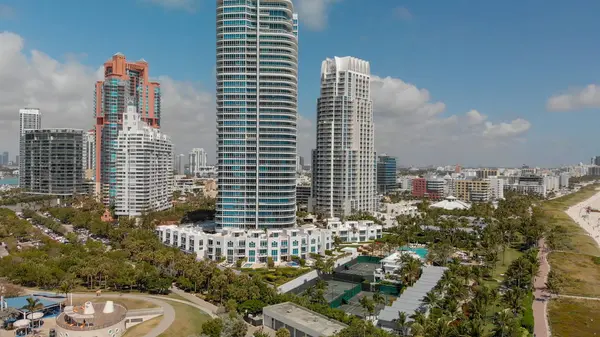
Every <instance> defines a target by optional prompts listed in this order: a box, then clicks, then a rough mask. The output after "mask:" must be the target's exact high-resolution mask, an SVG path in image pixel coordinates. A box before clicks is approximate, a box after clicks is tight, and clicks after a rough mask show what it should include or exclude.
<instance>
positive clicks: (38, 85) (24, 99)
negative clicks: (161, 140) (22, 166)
mask: <svg viewBox="0 0 600 337" xmlns="http://www.w3.org/2000/svg"><path fill="white" fill-rule="evenodd" d="M109 56H110V55H109ZM150 62H151V60H150ZM101 76H102V70H101V69H98V68H95V67H89V66H85V65H83V64H81V63H80V61H78V58H77V57H67V58H66V61H64V62H60V61H58V60H56V59H53V58H51V57H50V56H48V55H46V54H44V53H42V52H40V51H37V50H31V51H27V50H25V49H24V41H23V39H22V38H21V37H20V36H19V35H16V34H13V33H8V32H4V33H0V151H10V153H11V157H12V158H13V159H14V156H15V155H16V153H17V150H18V128H19V125H18V124H19V122H18V112H19V109H20V108H23V107H27V106H29V107H38V108H40V109H41V111H42V126H43V127H45V128H52V127H68V128H79V129H84V130H88V129H90V128H92V126H93V125H94V118H93V113H94V112H93V90H94V83H95V81H96V80H97V79H99V78H101ZM157 79H158V80H159V81H160V82H161V90H162V93H163V104H162V116H161V117H162V125H163V131H164V132H165V133H167V134H168V135H170V136H171V138H172V139H173V142H174V144H175V146H176V150H177V151H178V152H183V153H187V152H188V151H189V150H190V149H191V148H193V147H200V146H202V147H205V149H206V150H207V151H208V152H209V153H212V154H214V153H215V143H216V140H215V132H216V124H215V120H216V113H215V106H214V94H213V92H212V90H206V89H205V88H202V87H201V86H200V85H199V84H197V83H189V82H181V81H176V80H173V79H172V78H170V77H168V76H159V77H158V78H157ZM210 157H211V159H213V158H214V155H213V156H210Z"/></svg>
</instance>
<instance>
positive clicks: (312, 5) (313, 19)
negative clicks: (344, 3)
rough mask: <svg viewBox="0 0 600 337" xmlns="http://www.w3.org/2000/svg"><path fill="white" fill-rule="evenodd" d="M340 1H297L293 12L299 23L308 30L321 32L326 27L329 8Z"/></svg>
mask: <svg viewBox="0 0 600 337" xmlns="http://www.w3.org/2000/svg"><path fill="white" fill-rule="evenodd" d="M340 1H341V0H297V1H296V2H295V3H294V4H295V10H296V11H298V16H299V18H300V21H302V23H303V24H304V25H306V27H307V28H308V29H310V30H317V31H318V30H323V29H325V27H327V17H328V13H329V9H330V7H331V6H332V5H333V4H334V3H336V2H340Z"/></svg>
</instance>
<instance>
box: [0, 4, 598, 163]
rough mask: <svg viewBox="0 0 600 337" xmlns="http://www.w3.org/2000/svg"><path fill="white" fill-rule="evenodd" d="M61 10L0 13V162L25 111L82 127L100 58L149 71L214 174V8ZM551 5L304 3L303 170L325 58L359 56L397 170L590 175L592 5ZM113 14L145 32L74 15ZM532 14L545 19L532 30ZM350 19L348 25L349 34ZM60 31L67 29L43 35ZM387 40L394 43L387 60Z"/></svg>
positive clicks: (169, 129) (175, 128) (380, 141)
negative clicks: (141, 64) (574, 170)
mask: <svg viewBox="0 0 600 337" xmlns="http://www.w3.org/2000/svg"><path fill="white" fill-rule="evenodd" d="M65 1H66V2H65V5H64V6H61V7H60V8H59V7H56V6H53V5H52V3H41V4H40V3H38V2H36V1H33V0H21V1H10V2H9V3H7V4H6V6H8V7H9V8H10V9H11V13H12V16H11V17H10V18H8V17H7V18H3V21H2V24H3V32H2V33H0V44H1V45H2V46H5V47H6V48H3V49H2V50H1V51H0V53H2V54H1V55H0V56H1V57H2V60H4V62H3V64H2V66H0V67H1V68H2V71H0V80H2V83H7V84H8V83H10V85H7V86H6V88H4V89H3V90H2V91H0V100H1V101H2V102H3V103H2V105H1V106H0V143H2V144H7V146H6V147H5V148H4V150H7V151H9V152H11V153H17V151H18V144H17V143H16V141H15V139H17V138H18V135H17V134H18V131H16V129H17V128H18V119H17V118H18V117H17V116H16V115H15V114H16V111H17V110H18V109H19V108H22V107H25V106H34V107H39V108H40V109H42V111H44V116H45V117H47V118H45V126H47V127H74V128H82V129H84V130H87V129H88V128H89V116H90V113H91V111H93V109H94V106H93V99H92V97H90V96H91V95H90V89H89V83H91V82H94V81H96V80H99V79H103V77H104V73H103V70H102V69H101V67H102V64H103V63H104V62H105V61H106V58H107V56H110V55H113V54H115V53H117V52H122V53H124V54H125V55H127V56H128V57H129V58H131V59H132V60H138V59H141V58H144V59H145V60H147V61H148V62H149V63H150V64H151V65H152V76H154V77H155V79H157V80H159V81H160V82H161V90H162V91H163V95H164V96H165V97H167V96H168V97H171V99H165V100H164V102H163V115H164V116H163V117H164V118H162V119H163V123H162V126H161V127H162V128H163V129H164V131H165V132H166V133H167V134H170V135H172V137H173V142H174V144H175V146H176V147H177V149H178V152H179V153H186V154H187V153H189V151H191V149H192V148H194V147H197V146H199V145H201V146H202V147H203V148H204V149H205V150H206V151H207V153H208V159H209V161H210V162H213V163H214V162H215V159H216V156H215V153H216V142H215V139H214V124H215V121H216V118H215V111H216V101H215V95H214V92H215V81H214V74H215V71H216V70H215V55H213V54H212V53H207V49H206V48H207V46H214V45H215V44H216V36H215V34H214V27H215V17H214V13H215V9H216V8H215V6H216V3H215V2H210V1H204V2H202V6H200V7H199V8H197V10H196V11H190V10H187V9H186V8H177V7H170V8H168V9H166V8H164V7H161V6H159V5H158V4H160V3H161V1H130V2H120V1H119V2H117V1H116V0H106V1H104V2H102V3H96V2H81V1H74V0H65ZM179 3H184V2H179ZM544 4H545V6H543V7H542V8H540V7H539V6H538V5H536V4H535V3H522V2H516V1H505V2H480V3H476V4H472V3H469V2H466V1H459V2H457V3H454V2H453V3H446V2H443V3H440V4H437V5H436V6H428V5H426V4H425V3H421V2H412V3H407V4H403V5H401V6H404V7H402V13H405V14H404V15H402V16H398V15H395V14H394V13H396V8H398V6H400V5H399V4H398V3H397V1H392V0H381V1H377V2H372V3H370V5H369V6H364V5H363V3H362V2H360V1H322V0H318V1H312V2H311V1H305V0H297V1H296V5H297V8H298V11H299V12H300V15H299V18H300V25H299V27H300V28H299V29H300V34H299V35H300V36H301V39H302V44H301V46H300V49H301V61H300V67H299V89H298V113H299V119H298V131H299V132H298V154H300V155H302V156H304V157H305V158H306V161H307V163H308V162H310V150H311V148H312V146H313V145H312V144H313V143H314V137H315V131H314V130H315V129H316V125H315V123H316V109H315V102H316V99H317V97H318V94H319V93H318V90H319V89H318V78H316V77H317V76H318V75H316V74H318V72H319V67H320V63H321V61H322V60H323V59H324V58H325V57H328V56H336V55H337V56H344V55H355V56H356V57H359V58H362V59H368V60H369V61H370V62H371V66H372V74H373V76H372V95H373V104H374V124H375V131H376V133H377V134H378V137H377V138H376V141H375V142H376V144H375V145H376V150H377V152H378V153H383V152H386V153H388V154H389V155H393V156H395V157H397V158H398V159H399V160H398V163H399V164H401V165H429V164H431V165H441V164H446V163H456V162H458V163H462V164H463V165H467V166H479V165H481V166H518V165H520V163H523V162H529V163H530V164H531V165H536V166H556V165H560V164H569V163H578V162H587V161H588V159H587V158H588V157H589V156H590V153H592V154H593V153H595V152H597V151H596V150H597V147H598V146H597V145H595V141H594V135H595V130H594V128H593V125H595V124H596V121H597V118H600V117H598V116H597V114H596V113H595V110H594V109H596V108H598V107H599V106H600V103H599V102H600V99H598V96H599V95H600V94H599V93H600V90H599V89H598V88H599V86H598V84H600V80H599V79H598V78H597V76H595V75H594V74H595V72H593V71H589V69H594V68H595V67H597V64H598V62H599V61H598V59H599V58H598V57H597V55H598V54H599V51H598V47H597V46H595V45H593V44H590V43H588V41H595V40H597V39H598V37H599V34H600V33H598V31H597V30H596V29H594V23H595V21H596V20H595V17H594V16H593V13H597V12H598V11H600V3H598V2H592V1H586V2H583V3H579V4H577V5H573V4H571V3H568V2H563V1H558V0H548V1H546V2H544ZM117 5H118V6H120V7H119V8H121V9H122V10H123V11H124V12H131V13H136V15H135V16H133V17H131V18H129V20H130V24H131V25H132V26H135V27H140V26H143V25H144V24H146V23H147V22H148V21H151V22H153V25H151V27H148V31H147V32H146V33H145V34H139V35H138V36H136V37H135V43H133V42H131V39H116V38H106V37H107V36H110V37H115V36H119V35H120V34H123V30H122V28H120V27H118V25H115V26H110V25H108V26H107V25H106V24H105V23H104V21H103V20H102V19H101V18H99V17H98V18H96V17H91V18H90V17H88V18H83V17H79V16H78V15H75V13H80V12H84V13H95V12H101V11H102V10H103V9H104V8H106V6H108V7H110V6H117ZM317 5H320V6H317ZM63 9H68V10H63ZM532 12H535V13H538V12H539V13H540V15H536V16H534V17H533V18H532V16H531V13H532ZM567 12H568V13H569V15H568V17H565V15H564V13H567ZM406 13H410V14H406ZM508 13H510V14H508ZM25 18H26V20H25ZM349 18H355V19H357V20H354V21H353V24H352V25H350V26H349V25H348V24H347V20H348V19H349ZM359 18H360V19H359ZM475 18H477V19H475ZM507 18H510V20H507ZM57 21H59V22H64V25H62V26H60V27H59V26H55V25H52V22H57ZM556 22H561V23H562V24H560V25H557V24H556ZM565 26H566V27H569V29H562V27H565ZM391 40H394V41H398V42H399V43H397V44H394V45H388V46H386V47H387V48H389V51H388V52H385V53H384V52H381V48H380V46H381V45H383V44H386V43H387V41H391ZM89 41H94V43H89ZM65 42H67V43H65ZM157 44H160V45H161V46H163V47H162V48H156V45H157ZM211 48H212V47H211ZM173 55H177V58H176V59H177V62H173V59H174V56H173ZM540 60H542V61H540ZM492 79H493V80H492ZM514 83H519V85H514ZM523 88H526V90H524V89H523ZM562 112H565V113H562ZM582 120H585V121H587V122H586V123H581V121H582ZM464 149H468V151H465V150H464Z"/></svg>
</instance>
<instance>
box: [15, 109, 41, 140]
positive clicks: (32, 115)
mask: <svg viewBox="0 0 600 337" xmlns="http://www.w3.org/2000/svg"><path fill="white" fill-rule="evenodd" d="M41 128H42V113H41V112H40V109H36V108H25V109H20V110H19V130H20V132H19V136H22V135H24V134H25V131H27V130H39V129H41Z"/></svg>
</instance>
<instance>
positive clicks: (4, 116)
mask: <svg viewBox="0 0 600 337" xmlns="http://www.w3.org/2000/svg"><path fill="white" fill-rule="evenodd" d="M73 55H77V54H69V55H68V57H66V58H65V61H59V60H56V59H53V58H52V57H50V56H48V55H46V54H44V53H43V52H40V51H37V50H26V49H25V46H24V41H23V39H22V38H21V37H20V36H19V35H16V34H13V33H9V32H4V33H0V151H10V153H11V157H12V158H14V156H15V154H16V152H17V148H18V111H19V108H22V107H26V106H31V107H38V108H40V109H41V110H42V124H43V127H48V128H50V127H71V128H80V129H84V130H87V129H90V128H91V127H92V126H93V125H94V118H93V106H92V102H93V87H94V83H95V81H96V80H97V79H99V78H101V76H102V70H101V68H98V67H89V66H86V65H83V64H82V63H81V58H82V57H83V56H73ZM108 56H110V55H108ZM149 61H150V63H152V60H149ZM154 75H157V74H154ZM157 79H158V80H159V81H160V82H161V88H162V93H163V105H162V116H161V117H162V129H163V131H164V132H165V133H167V134H168V135H170V136H171V138H172V139H173V142H174V144H175V146H176V151H177V153H187V152H188V151H189V150H190V149H191V148H193V147H204V148H205V149H206V150H207V151H208V153H209V154H212V155H210V159H211V160H214V153H215V146H216V135H215V133H216V125H215V120H216V113H215V103H214V100H215V99H214V97H215V95H214V92H213V90H212V88H211V89H207V88H205V87H202V85H201V84H199V83H191V82H182V81H177V80H174V79H172V78H170V77H168V76H158V77H157ZM372 98H373V101H374V111H375V117H374V118H375V132H376V133H375V139H376V145H377V146H376V148H377V151H378V152H379V153H381V152H387V153H388V154H391V155H395V156H398V157H399V163H400V164H403V165H408V164H441V163H465V164H471V163H474V161H475V160H480V161H478V162H477V163H483V164H488V165H493V164H495V163H498V165H501V164H503V162H502V161H503V160H507V159H509V158H510V156H508V154H510V153H511V151H512V150H511V145H514V142H515V141H517V140H520V139H522V137H523V136H524V135H525V134H526V132H527V130H528V129H529V128H530V127H531V125H530V123H529V122H528V121H526V120H523V119H515V120H512V121H503V122H497V123H495V122H494V121H491V120H490V118H489V117H488V116H486V115H484V114H482V113H481V112H479V111H477V110H471V111H468V112H466V113H464V114H460V115H448V114H447V113H446V105H445V104H444V103H443V102H437V101H435V100H433V99H432V98H431V94H430V93H429V91H428V90H426V89H422V88H417V87H416V86H415V85H413V84H410V83H406V82H404V81H402V80H401V79H398V78H392V77H377V76H373V78H372ZM314 146H315V125H314V121H313V120H312V118H311V119H308V118H306V117H304V116H299V118H298V152H299V153H300V154H301V155H304V156H305V157H306V158H307V161H310V159H309V158H310V150H311V149H312V148H314ZM502 149H504V150H505V151H502ZM503 154H506V156H505V157H503ZM507 156H508V157H507ZM493 160H496V162H490V161H493Z"/></svg>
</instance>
